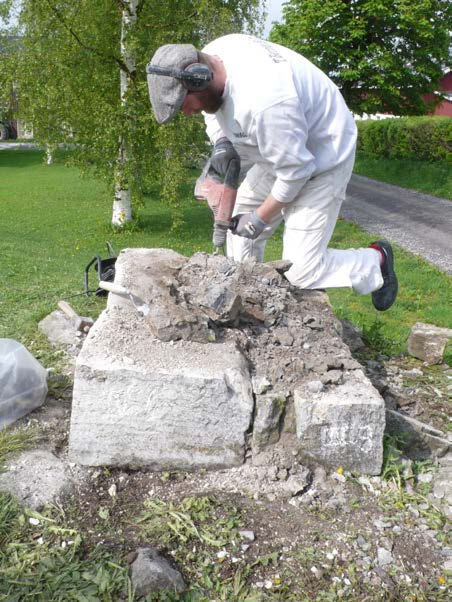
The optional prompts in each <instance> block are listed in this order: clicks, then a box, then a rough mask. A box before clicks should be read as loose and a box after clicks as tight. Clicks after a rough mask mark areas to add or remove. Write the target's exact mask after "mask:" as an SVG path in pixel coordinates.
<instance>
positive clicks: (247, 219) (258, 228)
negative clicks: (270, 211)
mask: <svg viewBox="0 0 452 602" xmlns="http://www.w3.org/2000/svg"><path fill="white" fill-rule="evenodd" d="M266 226H267V223H266V222H264V220H263V219H261V218H260V217H259V216H258V215H257V213H256V212H255V211H253V212H252V213H239V214H238V215H235V216H234V217H233V218H232V220H231V232H232V234H236V235H237V236H243V237H244V238H251V239H252V240H254V239H255V238H257V237H258V236H259V234H262V232H263V231H264V229H265V227H266Z"/></svg>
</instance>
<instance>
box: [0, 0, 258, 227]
mask: <svg viewBox="0 0 452 602" xmlns="http://www.w3.org/2000/svg"><path fill="white" fill-rule="evenodd" d="M10 4H11V0H7V1H5V0H0V14H1V11H2V10H3V11H4V12H5V11H6V10H7V8H8V5H10ZM261 4H262V3H260V2H259V0H168V1H165V2H161V1H158V0H71V2H67V0H22V1H21V2H20V15H19V24H18V30H19V33H20V44H19V47H18V49H17V52H14V53H13V56H9V59H8V60H9V62H10V64H12V65H13V67H12V68H13V70H14V77H15V80H16V87H17V90H18V95H19V104H20V111H21V116H22V117H23V118H24V119H25V120H26V121H28V122H29V123H30V124H32V125H33V130H34V134H35V138H36V139H37V140H38V142H40V143H42V144H44V145H47V146H48V147H49V148H51V149H52V148H55V147H56V146H57V145H58V144H60V143H68V144H70V145H71V148H72V149H73V152H72V153H71V159H70V160H71V161H72V162H73V163H76V164H78V165H80V166H81V167H83V168H88V169H91V170H92V171H94V173H95V174H96V175H97V176H98V177H100V178H102V179H104V180H105V182H106V183H107V185H108V186H109V188H110V190H111V194H112V199H113V213H112V223H113V224H114V225H116V226H119V227H120V226H122V225H124V224H126V223H127V222H129V221H130V220H131V219H132V217H133V207H134V206H135V205H136V203H138V202H140V200H141V199H143V195H144V193H147V192H148V191H149V190H150V189H151V188H152V189H154V188H155V186H156V184H158V186H159V188H160V190H161V191H162V192H161V196H162V198H163V199H164V200H165V201H166V202H167V203H169V204H170V205H171V206H172V207H175V208H176V209H175V210H174V219H175V220H176V221H177V214H178V212H177V205H178V198H179V187H180V185H181V184H182V182H183V170H182V169H181V165H182V164H183V163H184V161H185V162H186V161H187V157H188V156H191V157H192V156H193V153H194V152H197V151H196V150H194V149H195V148H197V149H199V148H201V147H202V145H203V144H204V133H203V127H202V125H201V122H200V121H199V120H196V119H194V120H183V119H179V118H177V119H176V120H175V121H174V122H173V123H171V124H169V125H168V126H165V128H158V127H157V126H156V123H155V121H154V118H153V115H152V110H151V106H150V103H149V99H148V91H147V84H146V71H145V67H146V64H147V63H148V62H149V60H150V59H151V57H152V55H153V53H154V52H155V50H156V49H157V48H158V47H159V46H160V45H162V44H166V43H192V44H194V45H195V46H197V47H202V46H203V45H204V44H205V43H207V42H208V41H210V40H211V39H213V38H215V37H218V36H220V35H225V34H227V33H232V32H239V31H242V30H243V29H244V28H246V29H247V30H248V31H256V30H257V29H258V28H259V27H260V23H261V18H262V13H263V11H262V8H261ZM2 70H3V67H2V65H1V64H0V80H1V77H2Z"/></svg>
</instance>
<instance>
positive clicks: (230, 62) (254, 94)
mask: <svg viewBox="0 0 452 602" xmlns="http://www.w3.org/2000/svg"><path fill="white" fill-rule="evenodd" d="M147 78H148V87H149V96H150V100H151V104H152V107H153V110H154V114H155V117H156V120H157V122H158V123H167V122H168V121H170V120H171V119H173V118H174V117H175V116H176V115H177V113H178V112H179V111H180V110H182V112H183V113H184V114H185V115H193V114H195V113H200V112H202V113H203V116H204V119H205V123H206V130H207V134H208V136H209V138H210V140H211V142H212V143H213V151H212V157H211V163H212V166H213V167H214V168H215V169H216V171H218V172H219V173H223V174H224V172H225V169H226V166H227V165H228V164H229V161H230V159H231V158H233V157H236V156H237V153H238V154H239V156H240V160H241V165H242V169H243V171H246V170H247V171H246V177H245V179H244V180H243V182H242V183H241V185H240V187H239V189H238V193H237V200H236V204H235V209H234V214H235V215H238V216H239V218H238V219H237V220H236V222H235V228H234V230H233V233H229V234H228V255H229V256H231V257H233V258H234V259H235V260H237V261H242V260H244V259H246V258H247V257H255V258H256V259H257V260H258V261H263V258H264V250H265V244H266V241H267V239H268V238H269V237H270V236H271V235H272V234H273V232H274V231H275V230H276V228H277V227H278V225H279V224H280V223H281V221H282V220H284V247H283V258H284V259H288V260H290V261H291V262H292V267H291V268H290V269H289V270H288V271H287V272H286V273H285V276H286V277H287V279H288V280H289V281H290V282H291V283H292V284H294V285H296V286H299V287H301V288H307V289H323V288H330V287H351V288H353V290H354V291H355V292H356V293H359V294H367V293H372V302H373V304H374V306H375V308H376V309H378V310H380V311H384V310H386V309H389V307H391V305H392V304H393V303H394V301H395V298H396V296H397V278H396V275H395V273H394V260H393V252H392V248H391V245H390V244H389V243H388V242H386V241H377V242H375V243H372V244H371V245H370V246H369V247H368V248H365V249H364V248H361V249H348V250H336V249H328V248H327V246H328V243H329V241H330V238H331V235H332V233H333V230H334V226H335V224H336V220H337V217H338V214H339V209H340V207H341V204H342V201H343V200H344V198H345V190H346V186H347V183H348V181H349V179H350V177H351V174H352V169H353V163H354V157H355V148H356V126H355V123H354V120H353V116H352V114H351V113H350V111H349V109H348V108H347V106H346V104H345V101H344V99H343V97H342V95H341V93H340V92H339V89H338V88H337V87H336V85H335V84H334V83H333V82H332V81H331V80H330V79H329V78H328V77H327V76H326V75H325V74H324V73H323V72H322V71H320V69H318V68H317V67H315V66H314V65H313V64H312V63H310V62H309V61H308V60H307V59H305V58H304V57H303V56H301V55H300V54H297V53H296V52H294V51H292V50H289V49H288V48H284V47H283V46H280V45H278V44H272V43H270V42H266V41H263V40H260V39H258V38H255V37H252V36H249V35H242V34H232V35H227V36H224V37H222V38H219V39H217V40H214V41H213V42H211V43H209V44H207V46H206V47H205V48H203V50H202V52H198V51H197V50H196V48H195V47H194V46H192V45H191V44H167V45H165V46H161V47H160V48H159V49H158V50H157V51H156V52H155V54H154V56H153V57H152V59H151V62H150V63H149V64H148V66H147Z"/></svg>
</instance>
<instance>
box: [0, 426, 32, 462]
mask: <svg viewBox="0 0 452 602" xmlns="http://www.w3.org/2000/svg"><path fill="white" fill-rule="evenodd" d="M36 437H37V433H36V431H35V430H34V429H31V428H25V429H14V430H12V429H8V428H6V429H3V430H1V431H0V472H1V471H2V470H3V469H4V464H5V460H6V459H7V458H8V456H10V455H12V454H17V453H18V452H21V451H23V450H25V449H28V448H29V447H32V445H33V444H34V442H35V441H36Z"/></svg>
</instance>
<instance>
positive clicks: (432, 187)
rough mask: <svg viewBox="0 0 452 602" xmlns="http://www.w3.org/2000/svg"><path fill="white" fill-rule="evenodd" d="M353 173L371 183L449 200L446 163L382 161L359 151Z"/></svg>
mask: <svg viewBox="0 0 452 602" xmlns="http://www.w3.org/2000/svg"><path fill="white" fill-rule="evenodd" d="M354 171H355V173H357V174H359V175H361V176H367V177H368V178H373V179H374V180H381V181H382V182H388V184H395V185H396V186H402V187H404V188H412V189H413V190H418V191H419V192H424V193H425V194H432V195H433V196H438V197H441V198H443V199H450V200H452V165H451V164H450V163H449V164H447V163H446V162H441V163H439V162H438V163H426V162H423V161H411V160H408V159H398V160H396V159H384V158H382V157H369V156H367V155H365V154H364V153H362V152H359V153H358V154H357V156H356V162H355V169H354Z"/></svg>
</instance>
